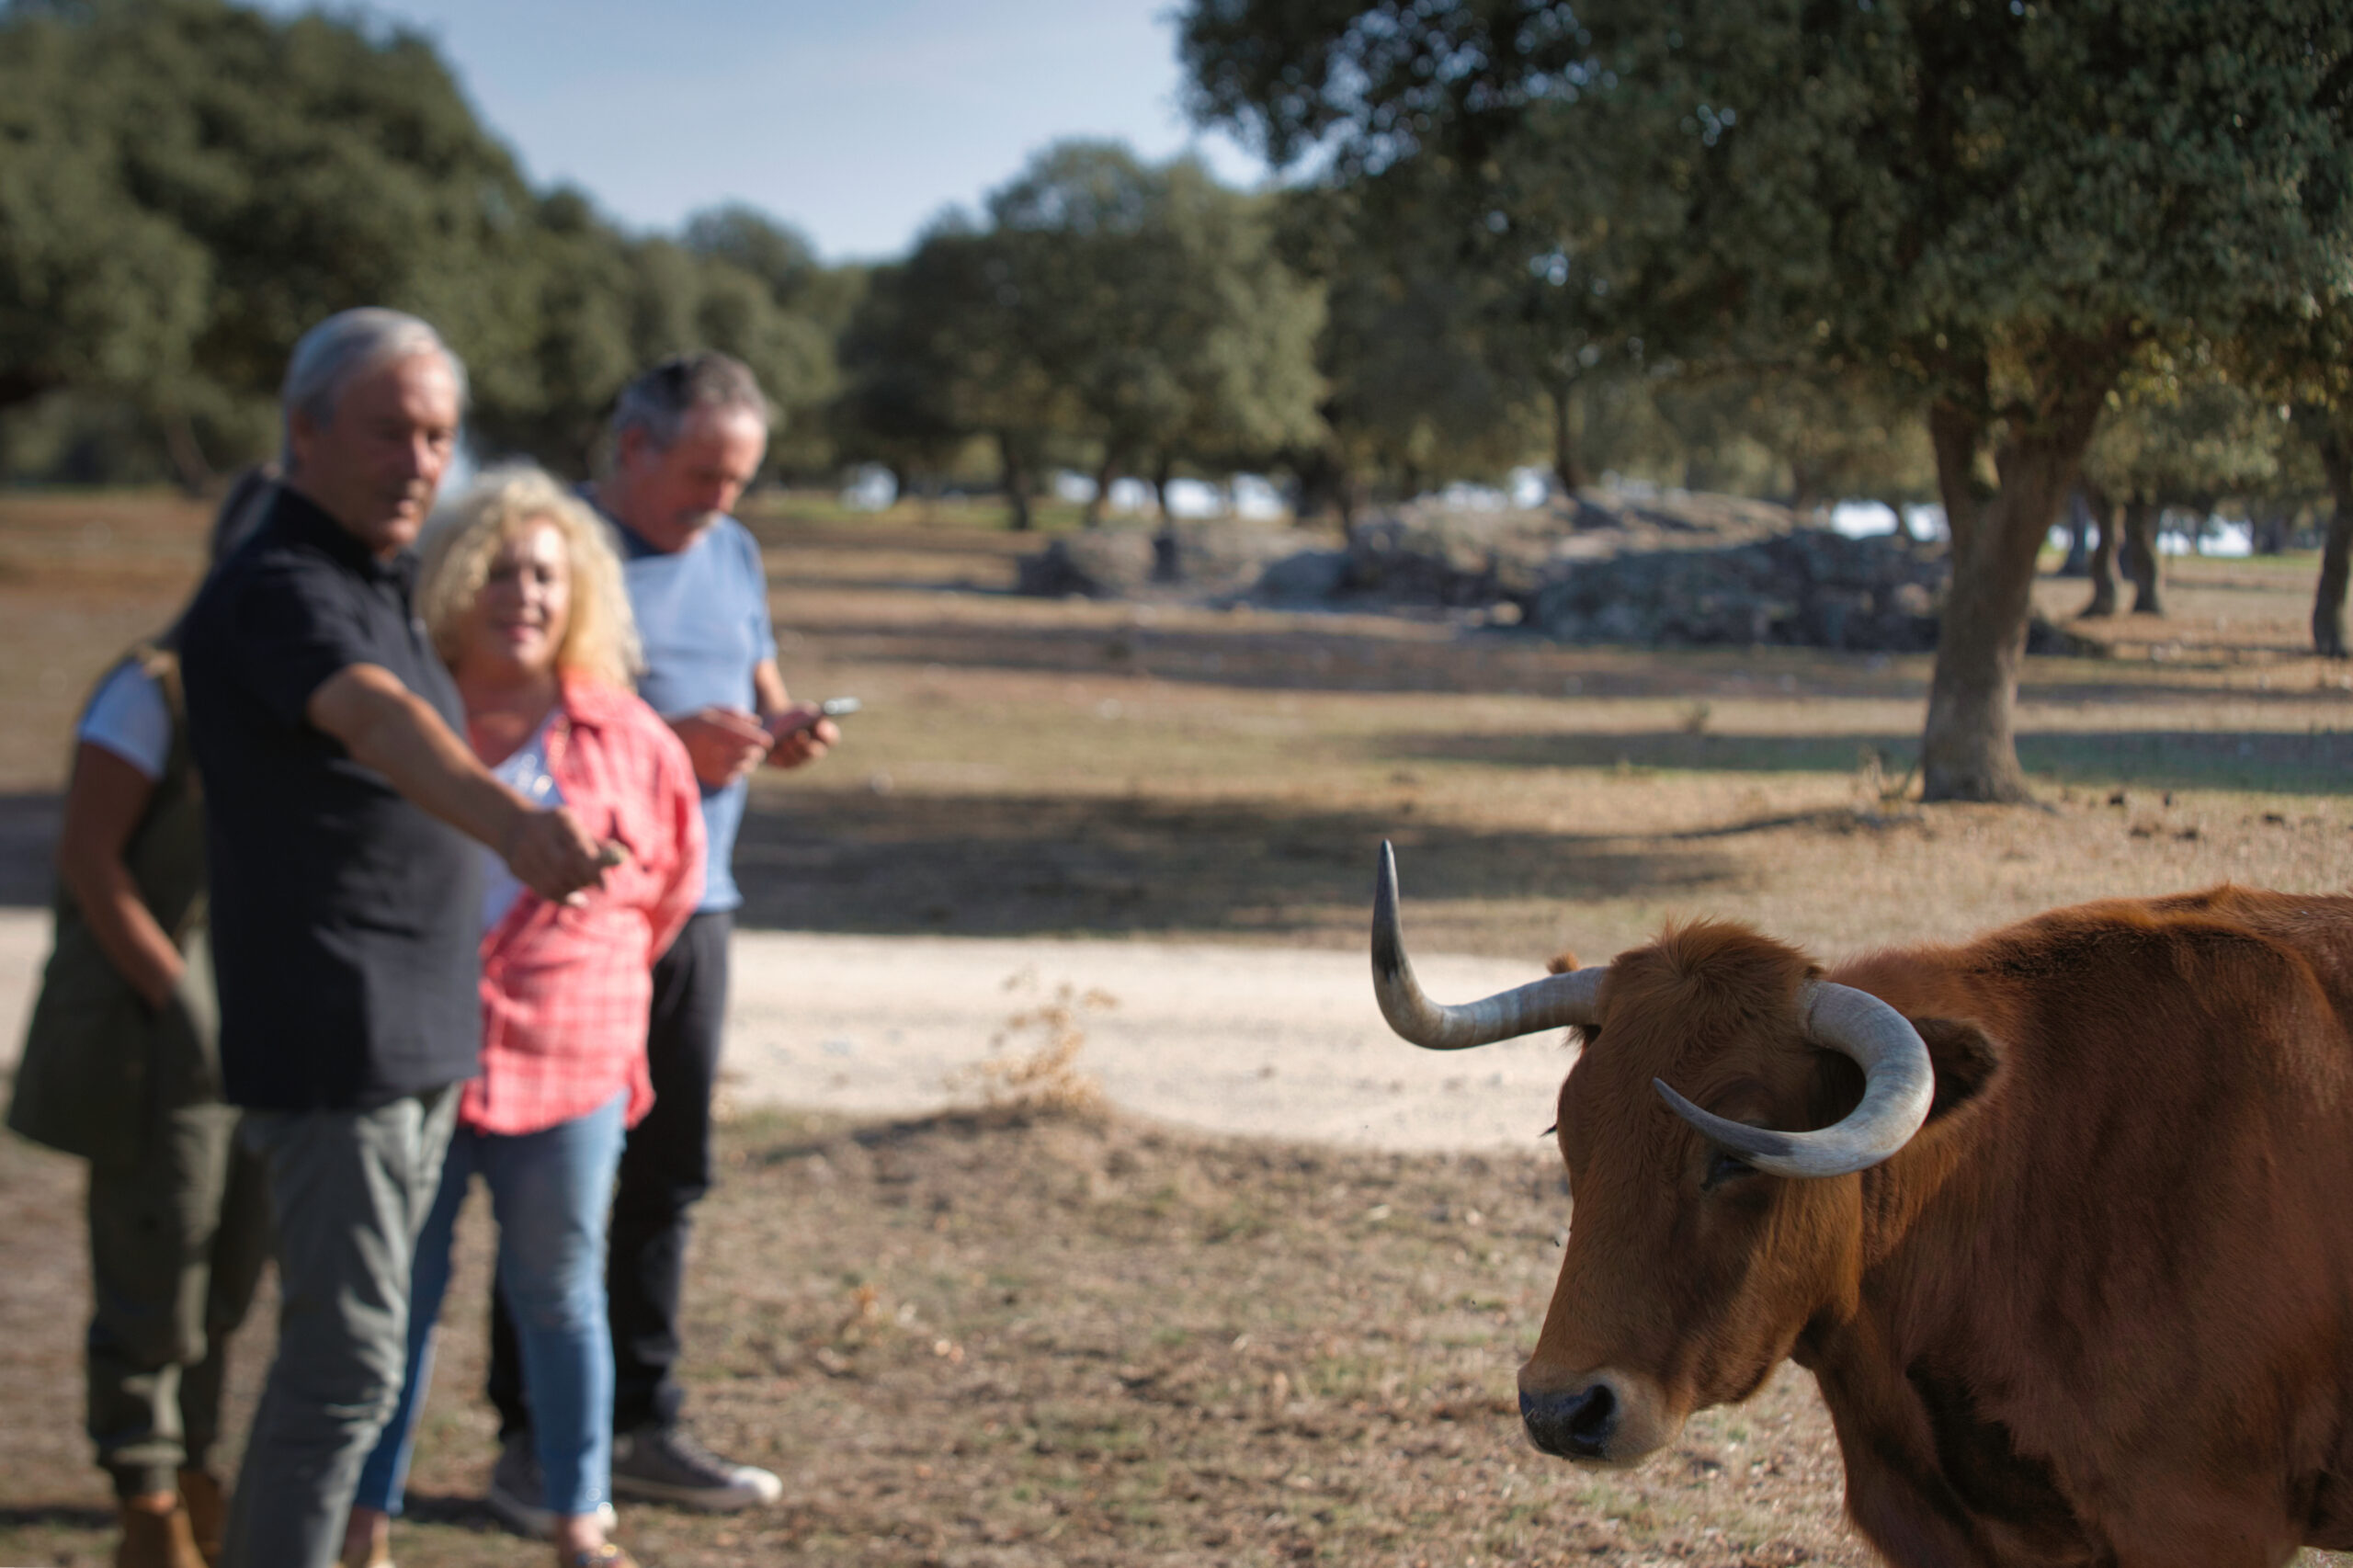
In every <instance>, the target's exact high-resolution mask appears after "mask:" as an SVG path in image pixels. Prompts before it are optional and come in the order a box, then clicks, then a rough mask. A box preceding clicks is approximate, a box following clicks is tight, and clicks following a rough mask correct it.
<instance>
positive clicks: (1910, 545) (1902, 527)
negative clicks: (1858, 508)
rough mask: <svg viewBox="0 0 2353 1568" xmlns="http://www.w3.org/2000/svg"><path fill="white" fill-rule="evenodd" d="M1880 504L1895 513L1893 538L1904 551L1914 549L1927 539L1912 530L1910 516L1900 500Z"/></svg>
mask: <svg viewBox="0 0 2353 1568" xmlns="http://www.w3.org/2000/svg"><path fill="white" fill-rule="evenodd" d="M1880 505H1881V506H1884V507H1886V508H1887V509H1888V510H1889V511H1891V512H1893V513H1894V514H1895V538H1896V540H1897V541H1898V542H1899V543H1901V544H1902V545H1903V546H1904V549H1905V550H1906V551H1915V550H1917V549H1919V548H1920V547H1921V546H1922V545H1924V544H1926V543H1927V542H1928V541H1927V540H1926V539H1924V538H1922V537H1921V536H1920V535H1918V534H1915V533H1914V532H1913V531H1912V518H1911V517H1910V516H1909V515H1908V514H1907V513H1906V512H1905V511H1904V503H1903V502H1901V501H1881V503H1880Z"/></svg>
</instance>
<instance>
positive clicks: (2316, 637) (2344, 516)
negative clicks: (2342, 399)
mask: <svg viewBox="0 0 2353 1568" xmlns="http://www.w3.org/2000/svg"><path fill="white" fill-rule="evenodd" d="M2320 466H2321V469H2322V471H2323V472H2325V473H2326V474H2327V475H2328V494H2329V495H2330V497H2331V499H2332V500H2333V501H2334V502H2335V503H2336V505H2335V508H2334V510H2332V511H2331V512H2330V514H2329V518H2328V537H2327V540H2326V542H2325V543H2324V544H2323V545H2322V546H2321V552H2320V586H2319V588H2318V589H2317V590H2316V591H2315V592H2314V593H2313V652H2314V653H2318V654H2320V656H2321V657H2323V658H2325V659H2341V658H2344V657H2345V656H2346V646H2345V583H2346V577H2347V569H2348V567H2353V440H2347V438H2346V437H2345V435H2344V434H2343V433H2342V432H2339V431H2335V430H2332V431H2330V432H2329V433H2328V434H2327V435H2325V436H2324V437H2321V441H2320Z"/></svg>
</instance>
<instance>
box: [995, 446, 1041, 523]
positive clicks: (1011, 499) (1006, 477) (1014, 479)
mask: <svg viewBox="0 0 2353 1568" xmlns="http://www.w3.org/2000/svg"><path fill="white" fill-rule="evenodd" d="M996 452H997V460H998V463H999V465H1000V467H999V481H998V483H1001V484H1002V485H1003V486H1004V487H1005V505H1006V509H1007V510H1008V511H1010V512H1011V513H1012V514H1013V524H1012V527H1013V531H1014V532H1015V533H1017V534H1026V533H1028V532H1029V530H1030V528H1033V527H1035V526H1036V519H1034V518H1032V517H1030V515H1029V471H1028V470H1027V469H1026V468H1024V467H1023V466H1022V462H1021V454H1020V452H1019V451H1017V449H1015V447H1014V444H1013V437H1011V436H1009V435H1007V434H1006V433H1005V432H1004V431H1002V430H1000V431H998V432H997V433H996Z"/></svg>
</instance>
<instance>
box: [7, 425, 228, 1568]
mask: <svg viewBox="0 0 2353 1568" xmlns="http://www.w3.org/2000/svg"><path fill="white" fill-rule="evenodd" d="M271 483H272V481H271V475H270V473H269V472H267V471H265V470H261V469H253V470H248V471H247V472H245V474H244V476H243V477H242V478H241V479H240V480H239V482H238V483H237V484H236V486H235V487H234V488H233V490H232V491H231V492H230V494H229V497H228V499H227V500H226V501H225V502H224V503H223V504H222V507H221V511H220V514H219V516H218V517H216V518H215V519H214V522H213V527H212V540H211V544H212V560H213V561H214V562H219V561H220V560H221V558H222V556H224V555H226V554H227V553H228V552H229V551H231V550H232V549H233V548H234V546H235V545H236V543H237V542H238V541H239V540H241V539H242V538H243V537H244V534H245V533H246V532H248V531H249V530H250V529H251V528H252V526H253V523H254V521H255V520H256V518H257V517H259V516H260V515H261V513H262V511H263V510H264V509H265V508H266V506H267V503H268V499H269V491H270V488H271ZM177 630H178V629H177V627H176V626H175V627H174V629H173V630H172V631H167V632H165V634H164V635H163V636H161V637H159V638H157V639H155V640H154V641H153V642H143V643H141V644H139V645H138V646H137V647H135V648H133V649H131V651H130V652H129V653H126V654H125V655H124V656H123V657H122V658H120V659H119V660H118V661H117V662H116V663H115V664H114V665H112V666H111V667H110V668H109V669H108V672H107V674H106V676H104V678H103V679H101V680H100V681H99V683H98V685H97V689H96V690H95V691H94V692H93V693H92V695H91V698H90V700H89V702H88V703H87V705H85V707H84V709H83V710H82V715H81V718H80V721H79V722H77V723H76V725H75V728H74V734H75V741H76V744H75V749H74V772H73V781H72V783H71V784H70V785H69V786H68V787H67V790H66V793H65V821H64V829H63V835H62V836H61V840H60V843H59V846H58V856H57V866H58V889H57V900H56V923H57V936H56V947H55V949H54V950H53V951H52V952H51V956H50V960H49V966H48V969H47V971H46V973H45V974H44V976H43V978H42V982H41V993H40V1000H39V1001H38V1002H37V1003H36V1004H35V1006H34V1009H33V1017H32V1024H31V1028H30V1030H29V1033H28V1038H27V1040H26V1042H25V1051H24V1059H23V1062H22V1064H21V1065H20V1066H19V1067H18V1069H17V1086H16V1095H15V1098H14V1100H13V1102H12V1104H11V1105H10V1108H9V1113H8V1125H9V1126H10V1127H12V1128H14V1129H15V1130H16V1131H18V1132H20V1133H22V1134H24V1135H25V1136H26V1137H28V1138H31V1139H33V1140H34V1141H36V1142H41V1143H46V1144H49V1145H50V1146H51V1147H52V1148H57V1149H62V1150H63V1151H64V1152H66V1153H69V1154H78V1155H80V1156H82V1157H83V1158H85V1159H86V1160H88V1161H89V1162H90V1183H89V1225H90V1284H91V1294H92V1297H93V1298H94V1311H93V1312H92V1314H91V1318H90V1331H89V1337H88V1342H87V1348H86V1354H85V1362H86V1367H87V1372H88V1395H87V1398H88V1407H87V1408H88V1425H89V1433H90V1440H91V1441H92V1443H94V1444H95V1445H96V1446H97V1459H98V1464H99V1465H100V1467H101V1468H103V1469H104V1470H105V1471H107V1472H108V1474H109V1475H110V1476H112V1478H113V1480H114V1487H115V1494H116V1497H117V1499H118V1502H119V1508H120V1513H121V1520H122V1537H121V1543H120V1546H119V1551H118V1554H117V1556H116V1559H115V1561H116V1562H117V1563H118V1564H120V1565H122V1568H147V1565H149V1564H155V1565H158V1568H196V1565H197V1564H198V1562H199V1560H200V1561H201V1562H212V1561H213V1560H214V1559H215V1558H217V1557H218V1556H219V1555H220V1551H221V1537H222V1524H223V1515H224V1512H225V1510H224V1507H223V1503H222V1487H221V1484H220V1483H219V1481H218V1480H217V1479H216V1478H215V1477H214V1475H213V1473H212V1471H211V1470H210V1465H209V1463H208V1456H209V1454H210V1450H211V1449H212V1446H213V1444H214V1442H215V1440H216V1439H217V1438H218V1437H219V1436H220V1432H221V1384H222V1373H223V1370H224V1369H225V1365H226V1359H227V1348H228V1347H227V1343H226V1342H227V1339H228V1336H229V1335H231V1334H232V1333H233V1332H234V1330H235V1329H236V1327H237V1325H238V1324H239V1323H240V1322H242V1321H243V1320H244V1315H245V1308H246V1305H247V1303H248V1302H250V1301H252V1299H253V1293H254V1285H255V1281H256V1278H258V1277H259V1274H260V1271H261V1265H262V1261H263V1259H264V1258H266V1257H267V1256H268V1246H269V1236H268V1222H269V1221H268V1215H269V1208H268V1197H267V1191H266V1189H265V1188H264V1187H263V1184H262V1179H261V1172H260V1168H259V1165H258V1164H257V1162H256V1161H255V1159H254V1158H253V1156H252V1155H250V1154H248V1153H244V1151H243V1150H242V1149H240V1148H239V1147H238V1146H237V1142H236V1137H235V1133H236V1126H237V1114H238V1113H237V1110H236V1108H234V1107H233V1106H228V1105H224V1104H222V1100H221V1073H220V1061H219V1056H218V1050H217V1041H216V1039H215V1030H214V1018H215V1014H214V1009H213V1001H212V966H211V964H210V962H209V961H208V960H207V957H206V954H205V940H204V915H205V908H204V905H205V899H204V808H203V801H202V799H201V796H200V795H199V790H198V784H197V777H196V770H195V768H194V767H192V766H191V764H190V761H189V757H188V725H187V722H186V718H185V710H184V709H183V706H182V704H181V700H180V683H179V655H178V652H177V643H178V638H177Z"/></svg>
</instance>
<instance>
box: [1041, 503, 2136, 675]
mask: <svg viewBox="0 0 2353 1568" xmlns="http://www.w3.org/2000/svg"><path fill="white" fill-rule="evenodd" d="M1301 542H1302V541H1301V536H1300V534H1299V532H1298V531H1297V530H1295V529H1283V528H1252V527H1249V526H1247V525H1243V524H1233V523H1221V524H1208V525H1180V526H1178V527H1176V528H1161V529H1157V530H1154V531H1152V532H1145V531H1142V530H1137V529H1105V530H1100V531H1097V532H1091V533H1086V534H1077V535H1068V536H1065V537H1063V538H1062V539H1058V540H1054V541H1053V542H1052V543H1051V544H1050V545H1049V546H1048V547H1047V548H1046V549H1045V550H1044V551H1041V552H1040V553H1039V554H1036V555H1032V556H1029V557H1027V558H1025V559H1024V560H1023V561H1022V562H1020V577H1019V586H1020V591H1021V592H1023V593H1026V594H1045V595H1066V594H1084V595H1086V596H1089V597H1163V598H1165V597H1186V598H1193V599H1224V600H1228V601H1231V600H1233V599H1237V598H1243V597H1247V598H1251V599H1255V600H1257V601H1259V602H1262V603H1268V604H1278V605H1288V606H1299V607H1307V606H1327V607H1333V608H1340V607H1347V608H1377V607H1380V606H1383V605H1387V606H1394V607H1398V608H1406V607H1413V608H1422V609H1426V610H1427V609H1437V610H1442V611H1448V612H1454V613H1464V612H1468V613H1471V614H1473V615H1482V614H1483V618H1484V619H1487V620H1489V621H1490V622H1495V623H1513V622H1517V623H1518V624H1519V625H1522V626H1525V627H1527V628H1528V629H1529V630H1530V631H1536V632H1539V633H1540V634H1542V635H1544V636H1547V637H1552V638H1556V639H1559V640H1560V641H1563V642H1615V643H1631V644H1635V645H1640V646H1648V647H1691V646H1716V645H1731V646H1736V647H1747V646H1755V645H1757V644H1760V643H1761V644H1780V645H1789V646H1801V647H1813V648H1843V649H1853V650H1861V651H1870V652H1880V653H1917V652H1925V651H1927V650H1929V649H1932V648H1934V647H1935V646H1936V642H1937V611H1938V601H1939V600H1940V599H1941V598H1942V597H1943V593H1944V586H1945V581H1946V577H1947V573H1948V566H1947V562H1946V560H1945V555H1944V551H1943V549H1942V547H1941V546H1927V545H1919V544H1915V543H1913V542H1912V541H1910V540H1904V539H1901V538H1898V537H1895V536H1893V535H1881V536H1877V537H1873V538H1868V539H1848V538H1847V537H1846V536H1844V535H1842V534H1839V533H1836V532H1835V531H1833V530H1831V529H1829V528H1818V527H1812V526H1804V525H1802V524H1801V522H1800V520H1799V519H1798V518H1796V517H1793V516H1792V515H1791V514H1790V512H1789V511H1788V509H1787V508H1785V507H1780V506H1772V505H1770V504H1768V503H1765V502H1756V501H1747V500H1743V499H1740V498H1738V497H1733V496H1719V495H1684V494H1672V493H1671V494H1668V495H1666V496H1664V497H1652V496H1644V497H1641V498H1639V499H1635V498H1628V497H1623V496H1620V495H1615V494H1588V495H1586V496H1584V497H1580V498H1579V500H1578V501H1577V503H1576V504H1575V505H1574V506H1572V507H1568V508H1563V510H1561V511H1559V512H1504V513H1448V512H1444V511H1440V510H1438V509H1435V508H1427V507H1413V506H1408V507H1404V508H1401V509H1400V510H1398V511H1397V512H1395V513H1392V514H1389V515H1386V516H1382V517H1375V518H1372V519H1370V520H1368V521H1365V522H1363V523H1360V524H1358V526H1357V527H1356V528H1353V529H1351V530H1350V531H1349V534H1348V537H1347V541H1346V543H1345V544H1344V545H1343V546H1342V547H1340V548H1336V549H1335V548H1328V547H1325V548H1311V549H1305V550H1302V549H1301V548H1299V546H1300V543H1301ZM2027 647H2028V652H2029V653H2077V654H2083V653H2097V651H2098V645H2097V644H2096V643H2091V642H2086V641H2085V640H2083V639H2080V638H2077V637H2075V636H2073V635H2072V634H2070V633H2068V632H2066V631H2062V630H2060V629H2059V628H2057V627H2054V626H2052V625H2051V624H2050V623H2048V622H2046V621H2043V620H2040V619H2037V620H2036V621H2034V622H2033V623H2032V625H2031V627H2030V628H2029V635H2028V642H2027Z"/></svg>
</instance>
